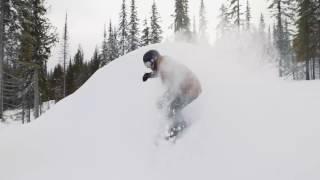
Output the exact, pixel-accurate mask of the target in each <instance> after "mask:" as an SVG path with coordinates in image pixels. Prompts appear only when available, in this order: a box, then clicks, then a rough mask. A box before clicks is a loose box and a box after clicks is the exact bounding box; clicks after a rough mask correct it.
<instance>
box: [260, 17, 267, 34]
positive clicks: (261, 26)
mask: <svg viewBox="0 0 320 180" xmlns="http://www.w3.org/2000/svg"><path fill="white" fill-rule="evenodd" d="M265 29H266V23H265V21H264V16H263V14H262V13H261V15H260V21H259V32H260V34H262V35H264V34H265Z"/></svg>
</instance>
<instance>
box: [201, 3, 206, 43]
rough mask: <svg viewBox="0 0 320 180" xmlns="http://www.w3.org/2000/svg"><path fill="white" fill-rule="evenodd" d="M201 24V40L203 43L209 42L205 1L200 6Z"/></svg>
mask: <svg viewBox="0 0 320 180" xmlns="http://www.w3.org/2000/svg"><path fill="white" fill-rule="evenodd" d="M199 19H200V22H199V38H200V40H201V41H207V38H208V37H207V36H208V35H207V19H206V11H205V6H204V2H203V0H201V4H200V18H199Z"/></svg>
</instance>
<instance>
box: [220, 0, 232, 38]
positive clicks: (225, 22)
mask: <svg viewBox="0 0 320 180" xmlns="http://www.w3.org/2000/svg"><path fill="white" fill-rule="evenodd" d="M219 10H220V15H219V17H218V18H219V23H218V25H217V36H218V37H221V36H223V35H224V34H225V33H227V32H228V31H229V30H230V29H231V23H230V19H229V14H228V8H227V7H226V6H225V5H224V4H222V5H221V7H220V9H219Z"/></svg>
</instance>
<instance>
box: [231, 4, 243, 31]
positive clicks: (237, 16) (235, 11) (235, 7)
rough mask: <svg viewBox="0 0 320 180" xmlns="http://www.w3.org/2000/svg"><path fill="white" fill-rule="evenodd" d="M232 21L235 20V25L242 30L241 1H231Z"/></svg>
mask: <svg viewBox="0 0 320 180" xmlns="http://www.w3.org/2000/svg"><path fill="white" fill-rule="evenodd" d="M229 15H230V19H231V21H232V20H233V23H234V24H235V25H236V27H237V28H238V30H240V26H241V15H242V13H241V4H240V0H230V12H229Z"/></svg>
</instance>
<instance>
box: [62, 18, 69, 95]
mask: <svg viewBox="0 0 320 180" xmlns="http://www.w3.org/2000/svg"><path fill="white" fill-rule="evenodd" d="M68 41H69V35H68V14H67V13H66V19H65V25H64V31H63V38H62V43H63V45H62V46H63V47H62V48H63V73H64V75H63V97H65V96H66V74H67V69H66V68H67V62H66V61H67V58H68V48H69V44H68V43H69V42H68Z"/></svg>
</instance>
